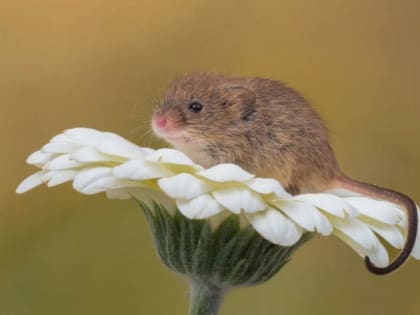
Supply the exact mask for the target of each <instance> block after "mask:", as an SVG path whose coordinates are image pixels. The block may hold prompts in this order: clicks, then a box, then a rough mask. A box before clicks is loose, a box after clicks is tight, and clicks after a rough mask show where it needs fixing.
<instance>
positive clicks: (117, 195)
mask: <svg viewBox="0 0 420 315" xmlns="http://www.w3.org/2000/svg"><path fill="white" fill-rule="evenodd" d="M105 193H106V196H107V198H108V199H119V200H126V199H130V198H131V195H130V193H129V192H128V191H127V190H126V189H125V188H118V189H112V190H107V191H106V192H105Z"/></svg>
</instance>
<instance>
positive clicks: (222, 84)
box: [152, 72, 418, 275]
mask: <svg viewBox="0 0 420 315" xmlns="http://www.w3.org/2000/svg"><path fill="white" fill-rule="evenodd" d="M152 127H153V130H154V131H155V133H156V134H157V135H158V136H159V137H162V138H164V139H165V140H166V141H167V142H169V143H170V144H171V145H172V146H173V147H174V148H176V149H178V150H180V151H183V152H184V153H185V154H187V155H188V156H189V157H190V158H191V159H192V160H193V161H194V162H196V163H198V164H201V165H203V166H205V167H210V166H213V165H215V164H219V163H235V164H238V165H240V166H241V167H243V168H244V169H246V170H248V171H250V172H252V173H254V174H256V175H257V176H259V177H274V178H276V179H278V180H279V181H280V182H281V183H282V185H283V186H284V187H285V188H286V190H287V191H288V192H290V193H292V194H298V193H309V192H321V191H325V190H329V189H345V190H349V191H352V192H355V193H360V194H363V195H368V196H370V197H372V198H376V199H385V200H388V201H391V202H394V203H397V204H399V205H401V206H402V207H404V208H405V209H406V211H407V215H408V235H407V239H406V243H405V245H404V248H403V249H402V251H401V253H400V254H399V256H398V257H397V258H396V259H395V260H394V261H393V262H392V263H391V264H390V265H388V266H386V267H384V268H380V267H377V266H375V265H373V264H372V263H371V261H370V260H369V258H368V257H366V258H365V263H366V266H367V268H368V270H369V271H371V272H372V273H375V274H379V275H382V274H387V273H390V272H392V271H394V270H396V269H398V268H399V267H400V266H401V265H402V264H403V263H404V262H405V261H406V260H407V259H408V257H409V256H410V254H411V251H412V249H413V246H414V243H415V240H416V234H417V224H418V218H417V209H416V204H415V203H414V202H413V200H412V199H410V198H409V197H408V196H406V195H404V194H402V193H399V192H396V191H393V190H389V189H385V188H381V187H378V186H374V185H371V184H367V183H362V182H359V181H355V180H352V179H350V178H349V177H347V176H346V175H345V174H344V173H343V172H342V171H341V170H340V167H339V165H338V163H337V160H336V158H335V155H334V151H333V149H332V147H331V145H330V140H329V134H328V130H327V128H326V126H325V125H324V123H323V121H322V119H321V118H320V116H319V115H318V114H317V112H316V111H315V110H314V109H313V108H312V107H311V106H310V105H309V104H308V102H307V101H306V100H305V99H304V98H303V97H302V96H301V95H300V94H299V93H298V92H296V91H295V90H293V89H292V88H290V87H288V86H286V85H284V84H283V83H281V82H278V81H274V80H270V79H263V78H242V77H229V76H223V75H218V74H213V73H204V72H194V73H190V74H187V75H184V76H181V77H179V78H177V79H176V80H175V81H174V82H173V83H172V84H171V85H170V87H169V88H168V90H167V92H166V94H165V95H164V98H163V99H162V102H161V103H160V104H159V105H158V106H157V108H156V109H155V111H154V115H153V119H152Z"/></svg>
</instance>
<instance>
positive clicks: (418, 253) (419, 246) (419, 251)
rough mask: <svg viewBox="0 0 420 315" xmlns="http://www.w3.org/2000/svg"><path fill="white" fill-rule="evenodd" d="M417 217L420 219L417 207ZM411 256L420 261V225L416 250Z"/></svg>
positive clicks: (414, 249) (419, 211) (419, 225)
mask: <svg viewBox="0 0 420 315" xmlns="http://www.w3.org/2000/svg"><path fill="white" fill-rule="evenodd" d="M417 215H418V217H419V218H420V210H419V206H417ZM419 223H420V222H419ZM411 255H412V256H413V257H414V258H415V259H420V224H418V225H417V238H416V242H415V243H414V248H413V251H412V253H411Z"/></svg>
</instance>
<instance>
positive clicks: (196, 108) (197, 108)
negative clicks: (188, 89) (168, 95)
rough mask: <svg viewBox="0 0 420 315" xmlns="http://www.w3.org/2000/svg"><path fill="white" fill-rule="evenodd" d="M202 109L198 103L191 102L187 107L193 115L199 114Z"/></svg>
mask: <svg viewBox="0 0 420 315" xmlns="http://www.w3.org/2000/svg"><path fill="white" fill-rule="evenodd" d="M202 109H203V105H201V104H200V103H198V102H192V103H191V104H190V105H189V106H188V110H189V111H190V112H193V113H199V112H201V110H202Z"/></svg>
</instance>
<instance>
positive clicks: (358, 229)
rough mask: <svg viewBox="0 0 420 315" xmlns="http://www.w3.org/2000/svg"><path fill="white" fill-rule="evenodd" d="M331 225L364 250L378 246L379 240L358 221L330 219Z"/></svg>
mask: <svg viewBox="0 0 420 315" xmlns="http://www.w3.org/2000/svg"><path fill="white" fill-rule="evenodd" d="M331 223H332V224H333V226H334V228H335V230H336V231H339V232H341V233H343V234H344V235H346V236H347V237H348V238H350V239H352V240H353V241H354V242H355V243H357V244H359V246H361V247H363V248H365V249H366V250H373V249H374V248H376V247H377V246H378V244H379V240H378V238H377V237H376V235H375V234H374V233H373V232H372V230H371V229H370V228H369V227H368V226H367V225H366V224H364V223H362V222H360V221H359V220H358V219H345V220H343V219H338V218H337V219H336V218H331ZM336 231H335V232H334V233H335V234H336Z"/></svg>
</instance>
